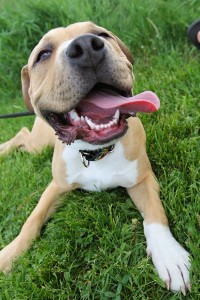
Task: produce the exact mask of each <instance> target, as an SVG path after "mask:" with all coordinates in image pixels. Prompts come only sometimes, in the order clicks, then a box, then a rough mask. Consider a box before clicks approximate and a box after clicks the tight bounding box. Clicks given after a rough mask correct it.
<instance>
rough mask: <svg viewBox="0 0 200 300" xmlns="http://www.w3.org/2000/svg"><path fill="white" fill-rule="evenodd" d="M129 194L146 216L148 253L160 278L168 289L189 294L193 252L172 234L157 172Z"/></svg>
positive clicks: (130, 189)
mask: <svg viewBox="0 0 200 300" xmlns="http://www.w3.org/2000/svg"><path fill="white" fill-rule="evenodd" d="M127 191H128V193H129V195H130V196H131V198H132V200H133V201H134V203H135V205H136V206H137V208H138V209H139V211H140V212H141V214H142V216H143V217H144V223H143V224H144V233H145V237H146V241H147V254H148V255H149V256H151V257H152V261H153V263H154V265H155V267H156V269H157V271H158V274H159V276H160V278H161V279H162V280H163V281H164V282H165V284H166V286H167V288H168V289H171V290H173V291H182V293H183V294H184V295H185V294H186V291H187V290H190V280H189V267H190V261H189V253H188V252H187V251H186V250H184V249H183V247H182V246H181V245H180V244H179V243H178V242H177V241H176V240H175V238H174V237H173V236H172V234H171V232H170V229H169V227H168V221H167V217H166V215H165V211H164V208H163V206H162V204H161V201H160V198H159V186H158V184H157V182H156V179H155V177H154V175H153V173H151V172H149V174H148V175H147V176H146V177H145V179H144V180H143V181H142V182H141V183H139V184H137V185H136V186H134V187H132V188H129V189H127Z"/></svg>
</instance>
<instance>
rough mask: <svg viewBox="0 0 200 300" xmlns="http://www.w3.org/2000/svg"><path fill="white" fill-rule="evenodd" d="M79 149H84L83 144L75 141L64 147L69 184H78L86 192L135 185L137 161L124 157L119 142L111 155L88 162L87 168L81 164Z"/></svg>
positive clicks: (63, 155)
mask: <svg viewBox="0 0 200 300" xmlns="http://www.w3.org/2000/svg"><path fill="white" fill-rule="evenodd" d="M81 143H82V144H81ZM90 147H91V146H90ZM94 147H95V146H94ZM96 148H97V147H96ZM80 149H86V147H85V143H84V144H83V142H81V141H76V142H75V143H74V144H72V145H70V146H67V145H66V146H65V148H64V151H63V154H62V157H63V160H64V162H65V163H66V180H67V182H68V183H69V184H72V183H78V184H79V185H80V187H81V188H82V189H84V190H88V191H101V190H105V189H109V188H114V187H117V186H122V187H131V186H133V185H135V184H136V179H137V160H134V161H129V160H127V159H126V158H125V157H124V151H123V147H122V145H121V143H120V142H117V143H116V145H115V149H114V151H113V152H112V153H109V154H107V155H106V156H105V157H104V158H102V159H101V160H98V161H94V162H90V165H89V167H88V168H86V167H84V166H83V164H82V161H81V156H80V153H79V150H80ZM90 149H91V148H90ZM91 150H95V148H92V149H91Z"/></svg>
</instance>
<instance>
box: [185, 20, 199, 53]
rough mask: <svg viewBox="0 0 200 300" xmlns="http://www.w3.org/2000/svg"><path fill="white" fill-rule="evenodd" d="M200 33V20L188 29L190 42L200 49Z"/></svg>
mask: <svg viewBox="0 0 200 300" xmlns="http://www.w3.org/2000/svg"><path fill="white" fill-rule="evenodd" d="M199 31H200V19H198V20H196V21H194V22H193V23H192V24H191V25H190V26H189V28H188V31H187V34H188V39H189V40H190V42H191V43H192V44H193V45H195V46H196V47H197V48H198V49H200V43H199V41H198V39H197V33H198V32H199Z"/></svg>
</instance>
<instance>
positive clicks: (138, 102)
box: [83, 91, 160, 113]
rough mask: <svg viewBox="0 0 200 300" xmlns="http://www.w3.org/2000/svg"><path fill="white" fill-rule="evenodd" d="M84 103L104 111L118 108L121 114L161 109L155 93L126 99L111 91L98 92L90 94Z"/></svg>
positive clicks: (147, 92)
mask: <svg viewBox="0 0 200 300" xmlns="http://www.w3.org/2000/svg"><path fill="white" fill-rule="evenodd" d="M83 101H84V102H89V103H92V104H93V105H95V106H98V107H100V108H103V109H111V108H116V109H118V108H119V109H120V111H121V112H126V113H128V112H129V113H133V112H147V113H149V112H154V111H156V110H158V109H159V107H160V100H159V98H158V97H157V96H156V94H154V93H153V92H150V91H146V92H143V93H140V94H138V95H135V96H132V97H129V98H126V97H123V96H120V95H119V94H117V93H115V92H111V91H98V92H92V93H90V94H89V95H88V96H87V98H85V99H84V100H83Z"/></svg>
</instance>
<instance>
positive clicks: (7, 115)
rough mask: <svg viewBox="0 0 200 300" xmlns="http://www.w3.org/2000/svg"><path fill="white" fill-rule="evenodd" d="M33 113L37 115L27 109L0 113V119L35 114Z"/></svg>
mask: <svg viewBox="0 0 200 300" xmlns="http://www.w3.org/2000/svg"><path fill="white" fill-rule="evenodd" d="M33 115H35V113H34V112H31V111H25V112H19V113H13V114H3V115H0V119H9V118H18V117H26V116H33Z"/></svg>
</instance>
